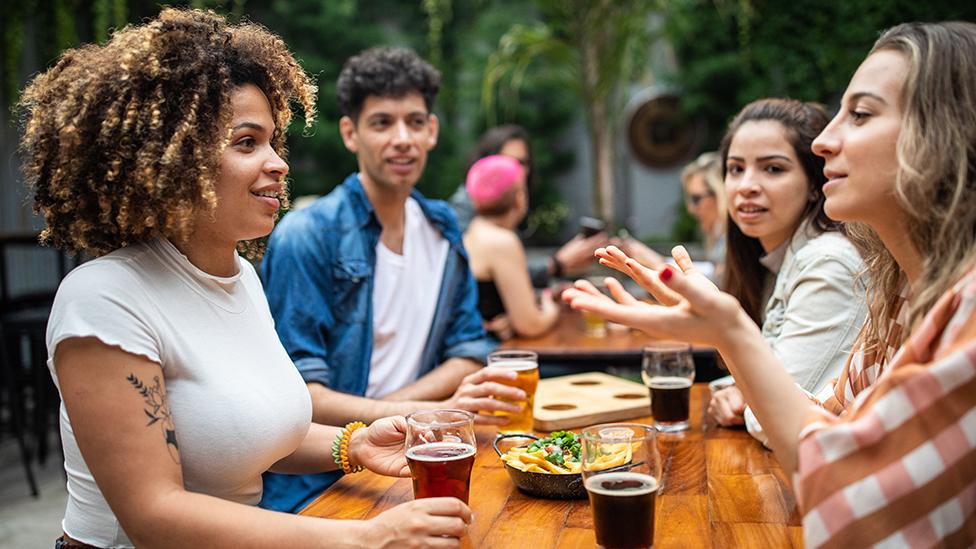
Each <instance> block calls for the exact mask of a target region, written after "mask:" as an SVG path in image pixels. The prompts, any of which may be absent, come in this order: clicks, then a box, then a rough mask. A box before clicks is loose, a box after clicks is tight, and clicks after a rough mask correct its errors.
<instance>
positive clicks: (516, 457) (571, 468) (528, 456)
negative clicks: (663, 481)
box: [501, 442, 633, 475]
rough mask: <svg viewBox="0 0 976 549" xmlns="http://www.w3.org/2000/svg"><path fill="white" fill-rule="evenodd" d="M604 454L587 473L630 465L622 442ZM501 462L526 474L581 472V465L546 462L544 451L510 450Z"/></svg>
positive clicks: (629, 451)
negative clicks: (561, 464)
mask: <svg viewBox="0 0 976 549" xmlns="http://www.w3.org/2000/svg"><path fill="white" fill-rule="evenodd" d="M605 449H606V450H607V453H606V454H602V455H600V456H598V457H597V458H596V459H595V460H593V462H592V463H589V464H587V465H586V469H587V471H602V470H603V469H610V468H612V467H619V466H621V465H624V464H625V463H630V460H631V458H632V456H633V452H632V449H631V445H630V444H628V443H626V442H623V443H620V444H615V445H612V446H607V447H605ZM501 459H502V461H504V462H505V463H507V464H509V465H511V466H512V467H514V468H516V469H518V470H519V471H525V472H527V473H548V474H555V475H575V474H579V473H580V472H581V471H582V466H583V464H581V463H578V462H573V461H568V462H566V463H565V465H564V466H560V465H556V464H555V463H551V462H549V461H546V452H545V450H536V451H535V452H529V451H528V449H527V448H524V447H522V448H512V449H510V450H509V451H507V452H505V453H504V454H502V458H501Z"/></svg>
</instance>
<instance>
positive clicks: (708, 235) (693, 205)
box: [615, 151, 727, 283]
mask: <svg viewBox="0 0 976 549" xmlns="http://www.w3.org/2000/svg"><path fill="white" fill-rule="evenodd" d="M681 189H682V191H684V199H685V208H686V209H687V210H688V213H690V214H691V215H692V216H693V217H694V218H695V219H696V220H697V221H698V227H699V229H700V230H701V234H702V251H703V255H702V257H703V258H704V259H705V261H701V262H696V267H697V268H698V269H699V270H700V271H701V272H702V273H703V274H704V275H705V276H707V277H708V278H710V279H711V280H712V281H714V282H716V283H719V282H721V280H722V279H723V278H724V276H725V238H726V237H725V230H726V217H727V215H726V205H725V204H726V201H725V182H724V181H723V179H722V161H721V158H720V157H719V155H718V153H716V152H714V151H710V152H705V153H702V154H701V155H699V156H698V158H696V159H695V160H694V161H693V162H691V163H690V164H688V165H687V166H685V167H684V169H683V170H681ZM615 244H617V245H618V246H620V248H621V249H623V250H624V252H625V253H627V255H629V256H631V257H633V258H634V259H636V260H637V261H640V262H641V263H643V264H644V265H647V266H649V267H652V268H655V269H657V268H660V267H661V266H662V265H663V264H664V263H666V262H667V261H668V260H667V259H666V258H665V257H663V256H662V255H661V254H659V253H657V252H655V251H654V250H653V249H651V248H650V247H648V246H647V245H646V244H644V243H643V242H641V241H640V240H637V239H635V238H631V237H626V238H623V239H621V240H620V241H618V242H615Z"/></svg>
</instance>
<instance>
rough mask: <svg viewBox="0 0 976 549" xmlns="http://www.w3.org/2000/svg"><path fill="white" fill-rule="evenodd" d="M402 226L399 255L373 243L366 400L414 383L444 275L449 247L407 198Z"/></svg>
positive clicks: (416, 206) (414, 204) (380, 243)
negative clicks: (370, 324) (373, 271)
mask: <svg viewBox="0 0 976 549" xmlns="http://www.w3.org/2000/svg"><path fill="white" fill-rule="evenodd" d="M403 225H404V226H403V255H398V254H395V253H393V252H392V251H390V249H389V248H387V247H386V246H385V245H383V243H382V242H378V243H377V244H376V274H375V277H374V286H373V353H372V355H371V356H370V361H369V384H368V385H367V387H366V396H367V397H369V398H379V397H382V396H384V395H387V394H389V393H392V392H393V391H396V390H397V389H400V388H402V387H404V386H406V385H409V384H410V383H412V382H413V381H415V380H416V379H417V376H418V375H419V373H420V357H421V355H422V354H423V352H424V346H425V345H426V344H427V336H428V335H429V334H430V325H431V323H432V322H433V321H434V310H435V309H436V308H437V295H438V294H439V293H440V290H441V278H443V276H444V262H445V261H446V260H447V251H448V242H447V240H446V239H445V238H444V237H443V236H442V235H441V233H440V231H438V230H437V228H436V227H434V226H433V225H432V224H431V223H430V221H428V220H427V217H425V216H424V212H423V210H421V209H420V205H419V204H417V201H416V200H414V199H412V198H408V199H407V203H406V205H405V212H404V220H403Z"/></svg>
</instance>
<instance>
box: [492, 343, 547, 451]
mask: <svg viewBox="0 0 976 549" xmlns="http://www.w3.org/2000/svg"><path fill="white" fill-rule="evenodd" d="M536 357H537V355H536V354H535V353H533V352H531V351H497V352H494V353H492V354H491V355H489V356H488V366H489V367H491V368H505V369H508V370H512V371H514V372H515V373H516V377H515V379H514V380H513V381H508V382H506V381H500V382H499V383H502V384H503V385H509V386H511V387H518V388H519V389H522V390H523V391H525V395H526V397H525V400H508V399H499V400H501V401H503V402H509V403H511V404H515V405H516V406H518V407H519V411H518V412H516V413H511V412H494V415H496V416H502V417H508V423H507V424H505V425H501V426H499V428H498V431H499V432H501V433H530V432H532V410H533V408H534V406H535V391H536V388H537V387H538V386H539V361H538V358H536Z"/></svg>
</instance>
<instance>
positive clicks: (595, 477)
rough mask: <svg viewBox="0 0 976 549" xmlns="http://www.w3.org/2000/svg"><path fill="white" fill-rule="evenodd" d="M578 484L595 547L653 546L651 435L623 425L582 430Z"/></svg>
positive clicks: (657, 469)
mask: <svg viewBox="0 0 976 549" xmlns="http://www.w3.org/2000/svg"><path fill="white" fill-rule="evenodd" d="M581 438H582V448H581V458H582V461H583V485H584V486H585V487H586V493H587V494H588V495H589V498H590V510H591V511H592V512H593V527H594V530H595V531H596V543H597V545H598V546H599V547H601V548H603V549H632V548H634V549H635V548H642V547H651V546H652V545H654V500H655V498H656V496H657V491H658V490H659V489H660V488H661V456H660V454H659V453H658V449H657V431H655V430H654V428H653V427H649V426H647V425H635V424H628V423H621V424H611V425H596V426H593V427H588V428H586V429H584V430H583V434H582V436H581Z"/></svg>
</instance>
